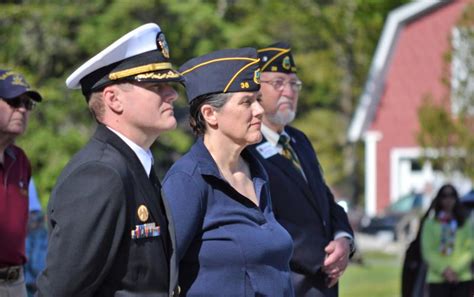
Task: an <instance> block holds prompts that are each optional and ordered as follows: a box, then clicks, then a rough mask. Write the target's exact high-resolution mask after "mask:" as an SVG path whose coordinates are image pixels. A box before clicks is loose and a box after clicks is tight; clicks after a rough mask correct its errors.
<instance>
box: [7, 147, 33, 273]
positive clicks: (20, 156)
mask: <svg viewBox="0 0 474 297" xmlns="http://www.w3.org/2000/svg"><path fill="white" fill-rule="evenodd" d="M30 177H31V165H30V162H29V161H28V158H27V157H26V155H25V153H24V152H23V150H22V149H20V148H19V147H17V146H14V145H10V146H9V147H7V149H6V150H5V157H4V163H3V164H1V163H0V181H1V183H0V267H5V266H13V265H23V264H25V262H26V256H25V238H26V230H27V222H28V183H29V181H30Z"/></svg>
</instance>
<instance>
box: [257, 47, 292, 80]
mask: <svg viewBox="0 0 474 297" xmlns="http://www.w3.org/2000/svg"><path fill="white" fill-rule="evenodd" d="M258 56H259V58H260V68H261V69H262V72H283V73H296V65H295V61H294V60H293V55H292V54H291V47H290V45H289V44H288V43H286V42H283V41H280V42H277V43H274V44H272V45H269V46H268V47H266V48H262V49H259V50H258Z"/></svg>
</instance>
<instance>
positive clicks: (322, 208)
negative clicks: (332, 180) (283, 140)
mask: <svg viewBox="0 0 474 297" xmlns="http://www.w3.org/2000/svg"><path fill="white" fill-rule="evenodd" d="M291 141H292V147H293V149H294V150H295V152H296V154H297V155H298V158H299V160H300V163H301V167H302V168H303V171H304V174H305V175H306V179H307V181H308V182H307V183H306V186H307V188H308V190H309V192H310V193H311V195H310V196H309V197H311V198H310V201H311V202H313V203H312V204H313V206H314V207H315V208H316V210H317V211H318V212H319V215H320V216H321V218H323V220H325V221H327V220H328V219H329V218H328V214H329V211H328V210H329V208H328V207H329V205H328V202H327V199H324V198H325V197H326V195H327V193H326V192H324V191H325V190H326V185H325V184H324V183H323V177H322V175H321V172H320V170H319V168H317V169H316V170H315V168H314V167H315V166H319V164H314V161H312V160H311V159H309V158H308V157H307V154H305V153H304V151H303V148H302V147H301V145H298V144H296V143H295V140H294V139H293V137H292V140H291Z"/></svg>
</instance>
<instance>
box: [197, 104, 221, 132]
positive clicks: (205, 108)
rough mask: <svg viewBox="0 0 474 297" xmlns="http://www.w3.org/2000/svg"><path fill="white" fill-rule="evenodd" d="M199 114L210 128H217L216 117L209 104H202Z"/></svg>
mask: <svg viewBox="0 0 474 297" xmlns="http://www.w3.org/2000/svg"><path fill="white" fill-rule="evenodd" d="M200 112H201V114H202V117H203V119H204V120H205V121H206V123H207V124H208V125H209V126H210V127H217V116H216V110H215V109H214V107H212V106H211V105H209V104H203V105H202V106H201V109H200Z"/></svg>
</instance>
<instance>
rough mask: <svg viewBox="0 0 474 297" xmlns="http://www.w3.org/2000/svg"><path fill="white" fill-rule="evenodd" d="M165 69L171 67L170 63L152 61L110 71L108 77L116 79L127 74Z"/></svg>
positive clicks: (127, 75)
mask: <svg viewBox="0 0 474 297" xmlns="http://www.w3.org/2000/svg"><path fill="white" fill-rule="evenodd" d="M165 69H171V63H154V64H148V65H143V66H138V67H134V68H130V69H125V70H122V71H117V72H112V73H110V74H109V79H110V80H117V79H121V78H124V77H129V76H132V75H136V74H140V73H144V72H151V71H156V70H165Z"/></svg>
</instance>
